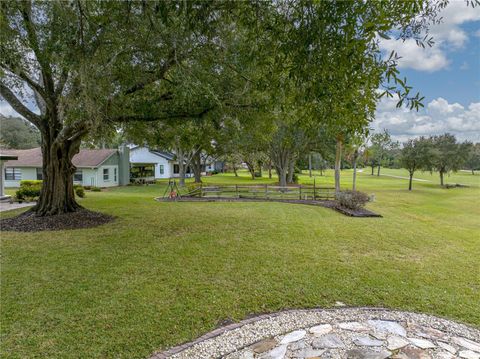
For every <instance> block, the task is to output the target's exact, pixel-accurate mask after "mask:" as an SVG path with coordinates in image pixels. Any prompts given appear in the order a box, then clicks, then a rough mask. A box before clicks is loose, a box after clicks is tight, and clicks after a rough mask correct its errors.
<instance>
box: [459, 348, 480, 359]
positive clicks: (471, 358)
mask: <svg viewBox="0 0 480 359" xmlns="http://www.w3.org/2000/svg"><path fill="white" fill-rule="evenodd" d="M458 356H459V357H460V358H465V359H480V354H478V353H475V352H474V351H472V350H462V351H461V352H459V353H458Z"/></svg>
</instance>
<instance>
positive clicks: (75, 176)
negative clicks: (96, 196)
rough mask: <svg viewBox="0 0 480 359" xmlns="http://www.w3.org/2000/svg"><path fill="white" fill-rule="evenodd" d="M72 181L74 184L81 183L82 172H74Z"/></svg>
mask: <svg viewBox="0 0 480 359" xmlns="http://www.w3.org/2000/svg"><path fill="white" fill-rule="evenodd" d="M73 181H74V182H83V172H82V170H76V171H75V173H74V174H73Z"/></svg>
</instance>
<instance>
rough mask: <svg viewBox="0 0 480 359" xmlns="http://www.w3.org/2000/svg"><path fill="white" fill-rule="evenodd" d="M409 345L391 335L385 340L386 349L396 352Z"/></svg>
mask: <svg viewBox="0 0 480 359" xmlns="http://www.w3.org/2000/svg"><path fill="white" fill-rule="evenodd" d="M408 344H410V342H409V341H408V340H406V339H404V338H402V337H399V336H396V335H392V336H389V337H388V338H387V349H389V350H397V349H400V348H403V347H405V346H407V345H408Z"/></svg>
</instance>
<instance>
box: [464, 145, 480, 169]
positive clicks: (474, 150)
mask: <svg viewBox="0 0 480 359" xmlns="http://www.w3.org/2000/svg"><path fill="white" fill-rule="evenodd" d="M465 147H466V148H467V150H468V153H467V156H466V157H467V158H466V161H465V167H466V168H467V169H469V170H470V171H472V173H474V171H475V170H480V143H475V144H466V145H465Z"/></svg>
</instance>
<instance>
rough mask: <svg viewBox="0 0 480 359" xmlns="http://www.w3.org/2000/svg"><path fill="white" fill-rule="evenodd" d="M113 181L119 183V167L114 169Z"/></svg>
mask: <svg viewBox="0 0 480 359" xmlns="http://www.w3.org/2000/svg"><path fill="white" fill-rule="evenodd" d="M113 180H114V181H115V182H117V167H115V168H114V169H113Z"/></svg>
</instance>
